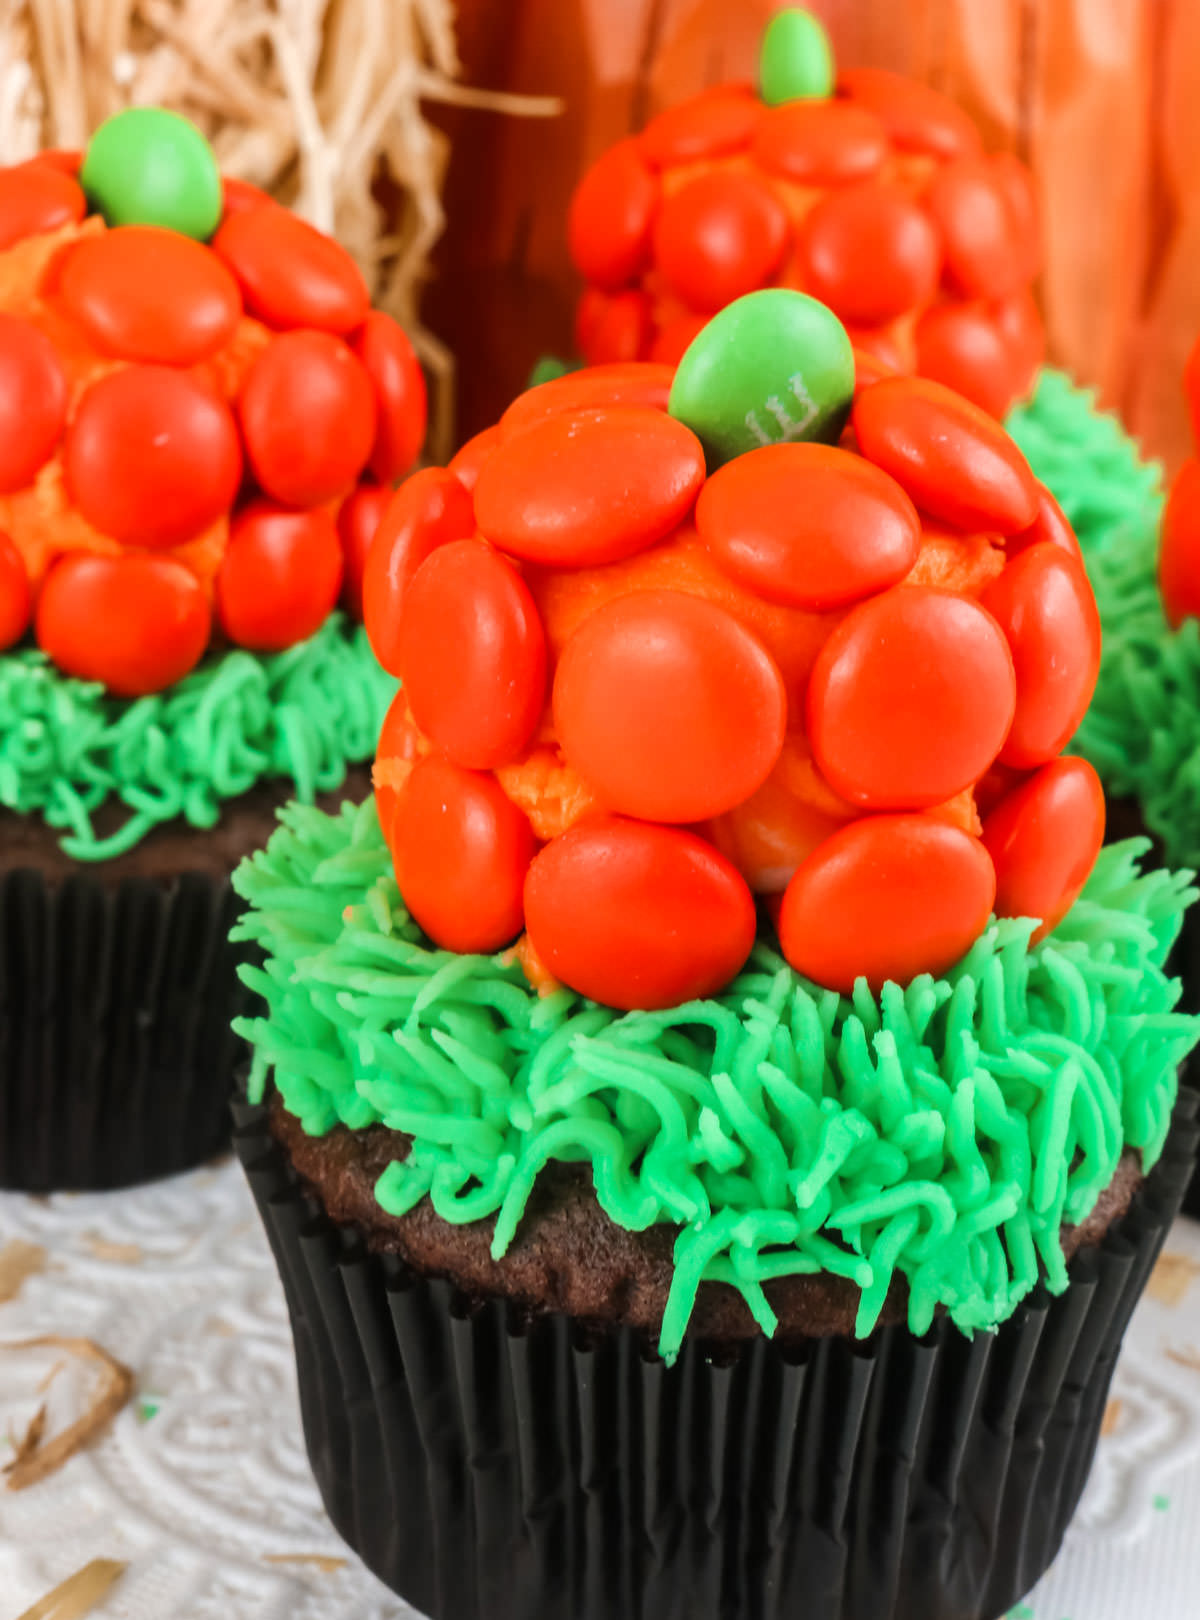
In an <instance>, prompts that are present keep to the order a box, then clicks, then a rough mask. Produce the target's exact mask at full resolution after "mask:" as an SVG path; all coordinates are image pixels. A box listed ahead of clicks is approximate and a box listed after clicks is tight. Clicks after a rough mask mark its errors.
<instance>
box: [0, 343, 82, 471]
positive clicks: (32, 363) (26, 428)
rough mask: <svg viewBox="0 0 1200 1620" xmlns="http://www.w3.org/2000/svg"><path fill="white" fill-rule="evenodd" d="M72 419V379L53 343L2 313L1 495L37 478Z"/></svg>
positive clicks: (0, 371) (0, 373) (0, 366)
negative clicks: (69, 392)
mask: <svg viewBox="0 0 1200 1620" xmlns="http://www.w3.org/2000/svg"><path fill="white" fill-rule="evenodd" d="M66 419H67V379H66V377H65V376H64V375H63V369H62V366H61V365H60V364H59V359H58V355H57V354H56V353H55V349H54V345H53V344H52V343H51V342H50V339H49V338H48V337H46V336H45V335H44V334H43V333H42V332H39V331H38V329H37V327H36V326H32V325H31V324H30V323H29V322H28V321H25V320H22V319H21V318H20V316H18V315H3V314H0V494H8V493H9V492H10V491H11V490H14V489H20V488H21V486H22V485H23V484H28V483H30V482H32V480H33V479H34V478H35V477H36V476H37V473H38V471H39V469H40V468H41V467H42V465H43V463H44V462H45V461H46V460H47V458H48V457H49V456H50V455H51V453H52V452H53V450H54V447H55V445H56V444H57V443H58V440H59V436H60V435H61V433H62V430H63V424H64V423H65V422H66Z"/></svg>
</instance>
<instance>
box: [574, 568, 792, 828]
mask: <svg viewBox="0 0 1200 1620" xmlns="http://www.w3.org/2000/svg"><path fill="white" fill-rule="evenodd" d="M786 725H787V699H786V696H785V694H784V689H783V680H782V677H781V676H780V673H779V670H778V669H777V668H776V666H775V662H774V660H773V659H772V657H771V655H770V654H769V653H768V652H767V650H766V648H765V647H764V646H763V645H762V643H761V642H760V641H758V640H757V638H756V637H755V636H753V635H752V634H751V633H750V631H749V630H746V629H745V628H744V627H743V626H742V625H741V624H739V623H738V621H737V620H736V619H735V618H734V617H733V616H732V614H730V613H727V612H726V611H725V610H724V608H720V607H718V606H717V605H716V604H715V603H713V602H707V601H704V600H702V599H701V598H699V597H695V596H686V595H684V594H683V593H682V592H678V591H635V592H633V593H632V594H631V595H629V596H623V597H618V598H616V599H615V600H613V601H610V602H607V603H606V604H605V605H604V607H602V608H600V609H599V610H598V611H597V612H595V613H593V614H592V615H591V616H590V617H589V618H587V619H585V620H584V622H583V624H582V625H580V627H579V629H578V630H577V631H576V632H575V634H574V635H573V636H572V637H571V639H570V641H568V643H567V645H566V647H565V649H564V651H563V654H562V657H561V659H560V660H559V665H558V672H557V674H556V676H555V681H554V726H555V731H556V733H557V735H558V740H559V743H560V745H561V747H562V750H563V752H564V754H566V756H567V759H568V760H569V761H570V763H571V764H572V765H573V766H574V767H575V769H576V770H577V771H578V772H579V774H580V775H581V776H582V777H583V778H584V780H585V781H586V782H587V784H588V786H589V787H591V788H592V789H594V791H595V792H596V794H597V795H598V796H599V797H600V799H601V800H603V802H604V803H605V804H607V805H608V806H609V807H610V808H612V809H614V810H619V811H621V812H622V813H623V814H625V815H631V816H640V817H642V818H643V819H645V820H647V821H672V822H686V821H702V820H704V819H705V818H706V817H708V816H717V815H720V814H721V812H722V811H724V810H731V809H732V808H733V807H734V805H736V804H740V803H741V802H742V800H743V799H748V798H749V797H750V795H751V794H752V793H753V792H754V791H755V789H756V788H757V787H759V786H760V785H761V784H762V782H764V781H765V779H766V778H767V776H768V775H769V774H770V772H771V770H772V768H773V766H774V764H775V761H776V760H777V759H778V758H779V753H780V749H781V748H782V747H783V735H784V730H785V728H786Z"/></svg>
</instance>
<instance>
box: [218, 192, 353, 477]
mask: <svg viewBox="0 0 1200 1620" xmlns="http://www.w3.org/2000/svg"><path fill="white" fill-rule="evenodd" d="M246 217H250V216H246ZM238 413H239V415H240V417H241V422H242V432H243V434H244V435H245V439H246V454H247V456H248V457H249V460H250V465H251V468H252V469H253V472H254V476H255V478H256V479H257V481H258V483H259V484H260V485H261V486H262V488H263V489H264V490H265V491H266V493H267V494H268V495H273V496H274V497H275V499H276V500H279V501H286V502H287V503H288V504H289V505H291V506H316V505H318V504H319V503H320V502H322V501H328V500H331V499H333V498H334V497H335V496H337V495H340V494H342V493H343V492H344V491H345V490H346V489H347V488H348V487H349V486H350V485H351V484H353V483H354V481H355V479H356V478H357V477H358V475H359V473H361V472H362V470H363V468H364V466H365V465H366V462H367V458H368V456H369V455H370V454H371V445H372V441H373V440H374V437H375V420H376V413H375V394H374V390H373V389H372V386H371V380H370V378H369V377H368V376H367V373H366V371H365V370H364V369H363V367H362V365H361V364H360V362H359V361H358V360H356V359H355V357H354V355H353V354H351V352H350V350H349V349H348V348H347V347H346V345H345V344H344V343H343V342H342V341H341V339H340V338H336V337H334V336H333V335H332V333H329V332H285V333H284V334H283V335H282V336H281V337H277V338H276V339H275V340H274V342H272V343H271V344H270V345H269V346H268V347H267V348H266V349H264V350H263V352H262V354H260V355H259V357H258V359H257V360H256V361H255V362H254V364H253V366H252V367H251V368H250V373H249V375H248V376H247V378H246V383H245V387H244V388H243V389H242V397H241V399H240V401H239V402H238Z"/></svg>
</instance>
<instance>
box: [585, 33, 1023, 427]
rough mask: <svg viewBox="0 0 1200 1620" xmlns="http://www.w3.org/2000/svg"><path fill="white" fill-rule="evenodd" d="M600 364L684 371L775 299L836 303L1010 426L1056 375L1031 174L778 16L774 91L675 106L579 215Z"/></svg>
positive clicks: (905, 88)
mask: <svg viewBox="0 0 1200 1620" xmlns="http://www.w3.org/2000/svg"><path fill="white" fill-rule="evenodd" d="M568 234H569V246H570V251H571V257H572V259H573V260H574V263H575V267H576V269H577V270H578V271H579V272H580V274H581V275H582V276H583V277H584V279H585V281H586V282H587V283H588V285H587V289H586V291H585V292H584V294H583V296H582V298H581V300H580V303H579V306H578V312H577V320H576V340H577V343H578V347H579V349H580V351H581V353H582V354H583V355H584V357H585V358H586V360H587V361H588V362H589V363H592V364H598V363H604V362H613V361H629V360H655V361H667V362H669V363H674V362H676V361H677V360H678V359H679V358H680V356H681V355H682V353H683V352H684V350H685V349H686V348H687V346H688V344H689V343H690V342H691V341H692V339H693V338H694V337H695V335H696V333H697V332H698V331H699V330H700V328H701V327H702V326H703V325H704V323H705V321H706V320H707V319H708V318H709V316H711V315H712V314H714V313H715V312H716V311H717V310H719V309H722V308H724V307H725V305H727V304H728V303H730V302H731V301H732V300H734V299H735V298H738V297H740V296H742V295H744V294H746V293H749V292H752V291H754V290H756V289H758V288H763V287H772V286H776V287H790V288H798V289H800V290H802V291H805V292H808V293H810V294H812V296H813V297H815V298H818V299H820V300H821V302H822V303H825V304H827V305H828V306H829V307H830V308H831V309H832V310H833V311H834V313H835V314H836V315H838V316H839V317H840V319H841V320H842V321H843V322H844V323H845V324H846V326H847V328H848V329H849V331H850V332H851V335H852V337H853V338H854V341H855V344H856V346H857V347H858V348H860V349H862V350H864V351H866V352H868V353H870V354H873V355H875V356H876V357H878V358H880V359H882V360H884V361H885V362H886V363H887V364H888V365H889V366H891V367H894V368H896V369H899V370H902V371H905V372H914V373H920V374H921V375H922V376H926V377H931V378H933V379H935V380H936V381H939V382H942V383H945V384H947V385H948V386H950V387H952V388H955V389H956V390H958V391H959V392H960V393H962V394H964V395H966V397H967V398H968V399H971V400H973V401H974V402H975V403H976V404H977V405H979V406H981V407H982V408H983V409H984V410H986V411H988V412H990V413H991V414H992V415H994V416H997V417H1000V416H1003V415H1004V414H1005V412H1006V411H1007V410H1008V408H1009V407H1010V406H1011V405H1012V404H1014V403H1015V402H1016V401H1017V400H1018V399H1019V398H1021V396H1022V395H1024V394H1025V393H1027V392H1028V390H1029V388H1030V386H1031V384H1032V381H1033V378H1034V374H1035V372H1036V370H1037V367H1038V365H1039V364H1040V362H1041V358H1042V352H1043V333H1042V324H1041V319H1040V317H1039V315H1038V312H1037V308H1036V306H1035V304H1034V302H1033V298H1032V294H1031V292H1030V287H1031V284H1032V282H1033V279H1034V277H1035V276H1036V274H1037V271H1038V268H1039V262H1040V251H1041V250H1040V245H1039V233H1038V222H1037V206H1036V201H1035V198H1034V194H1033V186H1032V180H1031V177H1030V175H1029V173H1028V171H1027V170H1026V168H1025V166H1024V165H1023V164H1022V163H1020V162H1019V161H1018V160H1017V159H1016V158H1014V157H1013V156H1011V154H1000V155H994V156H989V155H987V154H985V152H984V150H983V145H982V142H981V140H980V136H979V132H978V130H977V129H976V128H975V126H974V124H973V123H972V122H971V120H970V119H969V118H968V117H967V116H966V114H965V113H964V112H962V111H961V109H959V108H958V107H956V106H955V105H954V103H953V102H951V101H949V100H947V99H946V98H945V97H943V96H941V95H939V94H938V93H937V92H936V91H934V90H932V89H930V88H929V87H928V86H926V85H923V84H919V83H917V82H915V81H911V80H908V79H904V78H902V77H901V76H900V75H898V74H894V73H889V72H886V71H883V70H882V69H877V68H860V69H856V70H853V71H846V72H843V73H841V74H840V75H837V76H835V72H834V66H833V60H832V55H831V52H830V48H829V44H828V41H827V39H826V37H825V34H824V31H823V30H822V28H821V26H820V24H819V23H818V22H817V21H816V19H815V18H813V17H812V16H810V15H809V14H808V13H806V12H803V11H796V10H793V11H784V12H781V13H779V14H778V15H777V16H776V17H775V18H774V19H773V20H772V22H771V24H770V25H769V27H768V28H767V31H766V34H765V36H764V39H763V46H762V54H761V64H760V71H759V83H758V85H757V87H755V86H751V85H749V84H727V85H720V86H717V87H715V88H713V89H710V90H706V91H704V92H703V93H702V94H700V95H698V96H695V97H693V98H692V99H691V100H690V101H686V102H683V103H681V104H679V105H677V106H674V107H670V108H668V109H667V110H666V111H665V112H663V113H660V114H659V115H658V116H657V117H656V118H654V119H652V120H651V122H650V123H649V124H648V125H647V126H646V128H645V129H643V130H642V131H641V133H640V134H638V135H636V136H632V137H630V138H628V139H626V140H623V141H620V142H618V144H617V145H616V146H614V147H612V148H610V150H609V151H607V152H606V153H604V154H603V155H602V156H601V157H600V158H599V160H598V161H597V162H596V163H595V164H594V165H593V167H592V168H591V169H590V170H588V172H587V173H586V174H585V175H584V176H583V179H582V180H581V181H580V183H579V185H578V187H577V189H576V191H575V194H574V197H573V199H572V202H571V208H570V213H569V219H568Z"/></svg>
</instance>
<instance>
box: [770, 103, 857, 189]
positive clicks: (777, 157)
mask: <svg viewBox="0 0 1200 1620" xmlns="http://www.w3.org/2000/svg"><path fill="white" fill-rule="evenodd" d="M887 155H888V139H887V131H886V130H885V129H884V127H883V125H882V124H881V123H880V121H879V119H878V118H876V117H875V114H874V113H871V112H868V111H867V109H866V108H865V107H856V106H855V105H854V104H853V102H849V101H792V102H788V103H787V104H786V105H785V106H782V107H775V108H773V109H772V110H771V111H770V112H769V113H767V114H766V115H765V117H764V118H763V119H762V122H761V123H760V124H759V126H758V130H757V133H756V134H755V137H754V157H755V160H756V162H758V163H760V164H761V165H762V166H763V168H764V169H768V170H771V171H773V172H774V173H776V174H781V175H784V176H785V177H786V178H787V179H788V180H794V181H795V182H796V183H797V184H798V185H802V186H841V185H845V184H846V183H847V182H848V181H851V180H869V179H870V178H871V177H872V176H874V175H876V174H878V172H879V170H880V169H881V168H882V167H883V164H884V160H885V159H886V158H887Z"/></svg>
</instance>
